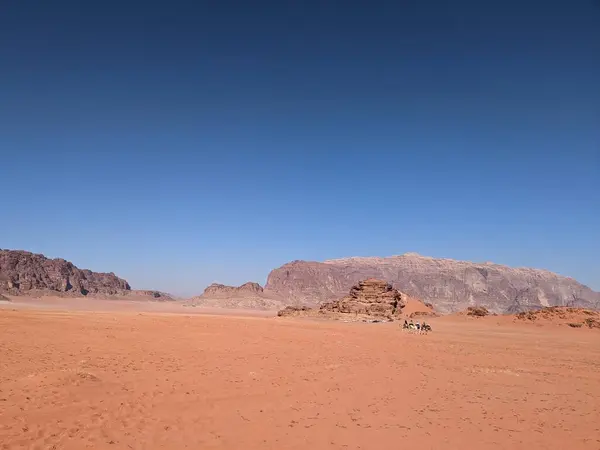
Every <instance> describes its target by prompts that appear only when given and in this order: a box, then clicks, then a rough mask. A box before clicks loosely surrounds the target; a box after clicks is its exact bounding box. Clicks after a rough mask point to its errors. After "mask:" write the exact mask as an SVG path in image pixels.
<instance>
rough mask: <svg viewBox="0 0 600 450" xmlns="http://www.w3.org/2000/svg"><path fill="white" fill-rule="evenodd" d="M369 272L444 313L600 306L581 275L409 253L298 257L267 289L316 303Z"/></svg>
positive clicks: (291, 300)
mask: <svg viewBox="0 0 600 450" xmlns="http://www.w3.org/2000/svg"><path fill="white" fill-rule="evenodd" d="M367 278H377V279H384V280H387V281H389V282H390V283H391V284H392V285H393V287H394V288H396V289H398V290H400V291H401V292H405V293H406V294H408V295H409V296H411V297H415V298H419V299H422V300H423V301H426V302H429V303H432V304H433V306H434V307H435V310H436V311H438V312H441V313H449V312H458V311H461V310H464V309H466V308H467V307H468V306H484V307H486V308H487V309H488V310H489V311H490V312H492V313H507V312H508V313H518V312H520V311H524V310H530V309H539V308H542V307H547V306H555V305H569V306H581V307H587V308H598V307H600V293H598V292H594V291H592V290H591V289H590V288H588V287H587V286H584V285H582V284H580V283H578V282H577V281H576V280H574V279H572V278H568V277H564V276H560V275H557V274H555V273H552V272H549V271H546V270H539V269H528V268H511V267H507V266H502V265H499V264H493V263H471V262H465V261H456V260H452V259H438V258H430V257H425V256H420V255H417V254H414V253H407V254H405V255H400V256H391V257H388V258H377V257H372V258H346V259H337V260H329V261H325V262H309V261H294V262H291V263H288V264H285V265H283V266H282V267H280V268H278V269H275V270H273V271H272V272H271V273H270V274H269V276H268V279H267V284H266V286H265V292H268V293H272V294H273V295H275V296H278V297H280V298H281V299H283V301H284V303H285V304H287V305H295V306H298V305H307V306H317V305H320V304H321V303H323V302H327V301H330V300H333V299H336V298H339V297H340V296H342V295H344V293H345V292H347V291H348V289H349V288H350V287H351V286H352V285H354V284H356V283H357V282H359V281H360V280H364V279H367Z"/></svg>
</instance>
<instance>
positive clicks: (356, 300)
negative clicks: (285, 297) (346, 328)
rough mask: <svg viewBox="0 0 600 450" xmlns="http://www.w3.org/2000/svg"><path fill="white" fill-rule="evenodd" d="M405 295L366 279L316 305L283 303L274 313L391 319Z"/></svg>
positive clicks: (397, 315)
mask: <svg viewBox="0 0 600 450" xmlns="http://www.w3.org/2000/svg"><path fill="white" fill-rule="evenodd" d="M406 301H407V296H406V295H405V294H402V293H401V292H398V290H396V289H394V288H393V287H392V286H391V285H390V284H389V283H388V282H386V281H383V280H375V279H369V280H364V281H360V282H358V283H357V284H356V285H354V286H352V288H350V292H349V294H348V295H346V296H345V297H342V298H340V299H338V300H333V301H331V302H325V303H323V304H322V305H320V307H318V308H310V307H308V306H287V307H285V308H284V309H282V310H281V311H279V312H278V314H277V315H278V316H280V317H281V316H300V317H321V318H329V319H343V318H346V320H361V321H369V320H370V321H373V320H374V321H382V320H387V321H393V320H394V319H398V318H400V317H402V315H403V314H402V309H403V308H404V306H405V304H406Z"/></svg>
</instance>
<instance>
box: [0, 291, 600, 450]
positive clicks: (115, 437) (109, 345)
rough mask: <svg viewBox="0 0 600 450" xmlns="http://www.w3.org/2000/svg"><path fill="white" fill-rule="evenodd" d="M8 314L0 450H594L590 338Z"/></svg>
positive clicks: (0, 362) (440, 323)
mask: <svg viewBox="0 0 600 450" xmlns="http://www.w3.org/2000/svg"><path fill="white" fill-rule="evenodd" d="M90 305H91V304H87V306H90ZM103 305H104V306H103V308H104V309H106V308H108V306H107V305H108V304H103ZM110 305H111V306H110V307H111V308H117V309H119V308H120V309H122V308H124V307H123V305H121V304H120V303H118V302H113V303H110ZM17 306H18V305H17ZM63 306H64V305H63ZM54 307H56V305H54ZM3 308H4V309H1V310H0V448H1V449H20V448H23V449H26V448H27V449H78V450H79V449H83V448H95V449H159V448H162V449H182V448H190V449H192V448H193V449H211V448H214V449H242V448H243V449H273V450H275V449H277V450H280V449H310V450H318V449H367V450H371V449H378V450H379V449H390V450H391V449H398V448H408V447H415V448H419V449H422V450H424V449H455V448H461V449H477V450H482V449H557V450H559V449H560V450H563V449H567V448H569V449H590V450H592V449H593V450H598V449H599V448H600V401H598V398H600V332H598V331H597V330H584V329H571V328H568V327H567V328H563V327H552V326H547V327H544V326H542V327H540V326H526V325H520V324H512V323H509V322H507V321H504V322H503V321H496V320H494V321H487V320H476V319H473V320H466V319H456V318H438V319H432V320H431V323H432V325H433V327H434V331H433V333H431V334H429V335H427V336H419V335H414V334H408V333H403V332H401V331H400V330H399V328H398V325H397V324H362V323H359V324H348V323H333V322H331V323H330V322H311V321H308V320H295V319H281V318H258V317H224V316H208V315H199V314H188V313H189V312H192V311H190V309H189V308H181V309H180V310H179V311H180V312H184V313H185V314H163V313H158V312H137V311H115V312H108V311H102V312H93V311H71V312H60V311H54V310H51V309H45V310H40V309H39V308H38V309H34V306H33V305H32V304H30V305H29V308H22V307H21V306H18V307H17V308H16V309H14V310H13V306H8V305H6V304H4V305H3ZM128 308H133V307H132V306H128ZM138 308H149V307H148V306H147V305H146V306H138ZM151 308H160V307H156V306H152V307H151ZM164 308H165V309H168V307H164ZM170 308H175V309H177V308H178V306H177V305H175V306H170Z"/></svg>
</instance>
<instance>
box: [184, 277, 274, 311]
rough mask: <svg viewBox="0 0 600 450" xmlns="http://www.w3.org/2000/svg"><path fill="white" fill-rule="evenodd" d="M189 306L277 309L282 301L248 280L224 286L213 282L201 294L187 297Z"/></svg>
mask: <svg viewBox="0 0 600 450" xmlns="http://www.w3.org/2000/svg"><path fill="white" fill-rule="evenodd" d="M186 304H188V305H190V306H205V307H212V308H229V309H260V310H278V309H280V308H281V307H282V306H283V303H282V302H281V301H280V299H279V298H277V296H276V295H273V294H272V293H266V292H264V290H263V288H262V286H261V285H260V284H258V283H253V282H248V283H244V284H242V285H241V286H226V285H224V284H217V283H213V284H211V285H210V286H208V287H207V288H206V289H205V290H204V292H203V293H202V295H200V296H198V297H193V298H191V299H189V300H188V301H187V302H186Z"/></svg>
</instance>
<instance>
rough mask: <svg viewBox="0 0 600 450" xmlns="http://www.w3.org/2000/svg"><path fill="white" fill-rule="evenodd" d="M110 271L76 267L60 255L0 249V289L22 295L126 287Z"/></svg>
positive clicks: (82, 292) (97, 291) (110, 290)
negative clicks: (58, 256) (50, 255)
mask: <svg viewBox="0 0 600 450" xmlns="http://www.w3.org/2000/svg"><path fill="white" fill-rule="evenodd" d="M130 289H131V288H130V286H129V284H128V283H127V281H125V280H123V279H122V278H119V277H117V276H116V275H115V274H114V273H98V272H92V271H91V270H87V269H79V268H77V267H76V266H75V265H73V263H71V262H69V261H65V260H64V259H60V258H57V259H49V258H46V257H45V256H44V255H39V254H35V253H30V252H26V251H20V250H2V249H0V292H4V293H7V294H10V295H23V294H29V293H33V292H50V293H52V292H54V293H63V294H69V295H88V294H91V295H94V294H103V295H116V294H119V293H126V292H128V291H130Z"/></svg>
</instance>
